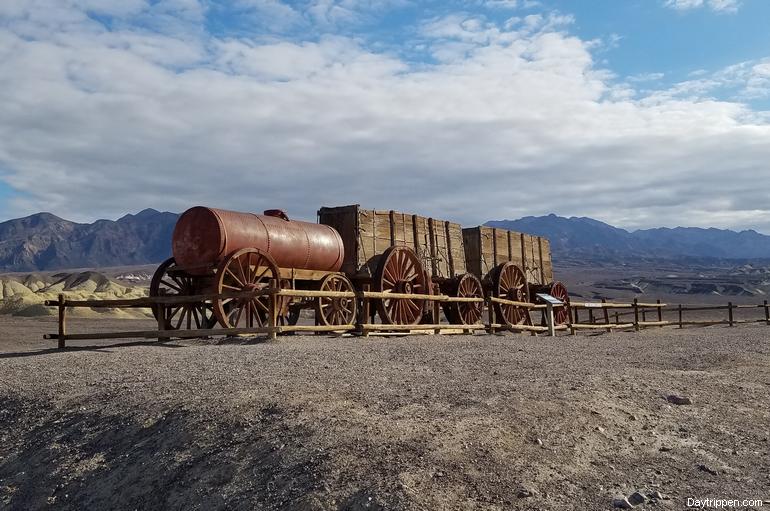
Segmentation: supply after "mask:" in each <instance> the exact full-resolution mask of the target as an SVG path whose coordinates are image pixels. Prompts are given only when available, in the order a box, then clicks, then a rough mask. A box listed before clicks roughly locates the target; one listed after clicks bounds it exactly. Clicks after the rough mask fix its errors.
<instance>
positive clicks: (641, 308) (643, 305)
mask: <svg viewBox="0 0 770 511" xmlns="http://www.w3.org/2000/svg"><path fill="white" fill-rule="evenodd" d="M257 296H269V297H270V300H269V313H268V316H267V324H266V325H263V326H259V327H253V328H211V329H179V330H172V329H167V328H166V326H165V323H164V318H165V314H164V310H165V308H168V307H171V306H173V305H178V304H187V303H197V302H202V301H213V300H222V299H228V298H254V297H257ZM282 297H291V298H355V299H357V300H359V301H360V305H361V307H360V308H359V314H358V317H357V318H356V319H355V324H349V325H319V324H316V325H280V324H279V318H278V314H279V305H278V304H279V301H280V298H282ZM386 298H387V299H399V298H411V299H419V300H426V301H427V302H429V303H431V304H432V307H431V313H432V315H433V318H432V319H433V321H432V322H430V323H428V324H418V325H391V324H382V323H374V322H372V321H371V319H372V318H373V314H372V311H373V309H372V305H373V303H372V301H373V300H381V299H386ZM452 302H455V303H483V304H484V307H485V308H486V310H487V315H486V316H487V317H486V321H484V322H479V323H477V324H473V325H456V324H444V323H441V322H440V313H441V304H442V303H452ZM493 304H501V305H509V306H514V307H520V308H522V309H526V310H528V311H530V312H536V311H542V313H543V314H542V316H543V321H542V322H541V324H540V325H532V324H522V325H507V324H503V323H501V322H500V321H498V318H496V315H495V307H493V306H492V305H493ZM45 305H47V306H51V307H57V309H58V332H57V333H55V334H46V335H45V336H44V338H46V339H52V340H57V341H58V346H59V348H65V347H66V341H67V340H91V339H126V338H144V339H158V340H168V339H170V338H194V337H208V336H218V335H228V336H229V335H241V334H263V335H267V336H268V338H271V339H274V338H275V337H276V336H277V335H278V334H280V333H287V332H317V333H322V332H356V333H358V334H359V335H361V336H364V337H366V336H368V335H369V334H370V333H373V332H385V331H392V332H411V331H426V330H427V331H430V330H433V331H434V333H440V332H442V331H448V330H454V331H456V330H460V331H463V332H467V333H469V332H471V331H474V330H486V331H487V332H497V331H502V330H507V331H514V332H531V333H532V334H533V335H536V334H537V333H542V332H547V333H549V334H550V335H555V332H557V331H565V330H567V331H569V332H570V333H571V334H573V335H575V333H576V332H577V331H579V330H606V331H607V332H612V331H616V330H632V329H633V330H635V331H639V330H641V329H642V328H653V327H657V328H662V327H665V326H678V327H679V328H683V327H684V326H687V325H698V326H707V325H729V326H731V327H732V326H735V325H737V324H744V323H765V324H767V325H770V306H768V301H767V300H765V301H764V302H763V303H762V304H757V305H754V304H746V305H737V304H733V303H732V302H728V304H727V305H714V306H697V305H693V306H690V305H682V304H678V305H677V306H676V307H673V306H671V305H669V304H666V303H661V302H660V300H657V301H656V302H655V303H652V302H640V301H638V300H637V299H634V301H633V302H630V303H618V302H607V301H606V300H604V299H603V300H602V301H601V302H587V301H582V302H578V301H571V302H569V303H568V305H566V307H568V312H569V315H568V316H569V319H568V321H567V323H566V324H561V325H557V324H554V320H553V308H554V307H556V308H558V307H559V306H549V305H545V304H534V303H530V302H519V301H513V300H506V299H503V298H496V297H487V298H469V297H452V296H447V295H443V294H435V295H415V294H402V293H381V292H375V291H370V290H369V288H368V286H364V289H363V290H361V291H355V292H346V291H317V290H301V289H282V288H280V287H279V286H278V285H277V283H276V282H273V283H272V285H271V286H270V287H268V288H265V289H262V290H255V291H247V292H237V293H221V294H201V295H194V296H155V297H143V298H133V299H116V300H68V299H67V297H66V295H64V294H60V295H59V296H58V299H57V300H48V301H46V302H45ZM77 307H88V308H148V309H154V310H155V312H156V313H157V317H158V328H157V329H155V330H139V331H123V332H99V333H82V334H71V333H69V332H67V310H68V309H70V308H77ZM736 309H764V319H736V318H735V316H734V311H735V310H736ZM664 310H667V311H670V312H676V313H677V320H676V321H671V320H664V319H663V311H664ZM581 311H583V312H586V311H587V313H588V318H587V321H586V322H581V321H580V312H581ZM611 311H612V313H613V314H612V319H614V321H612V320H611V316H610V312H611ZM700 311H727V317H726V318H720V319H709V320H703V319H700V320H685V319H684V315H685V313H688V312H700ZM648 313H651V314H654V318H653V320H650V321H648V320H647V314H648ZM628 316H633V321H628V320H624V321H623V322H621V318H625V317H628Z"/></svg>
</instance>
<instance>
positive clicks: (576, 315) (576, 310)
mask: <svg viewBox="0 0 770 511" xmlns="http://www.w3.org/2000/svg"><path fill="white" fill-rule="evenodd" d="M575 323H580V315H579V314H578V306H577V305H575Z"/></svg>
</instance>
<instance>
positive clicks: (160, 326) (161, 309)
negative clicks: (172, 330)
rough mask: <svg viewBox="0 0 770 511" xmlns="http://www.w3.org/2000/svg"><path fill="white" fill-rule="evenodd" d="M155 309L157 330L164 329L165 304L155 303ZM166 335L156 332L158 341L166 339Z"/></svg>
mask: <svg viewBox="0 0 770 511" xmlns="http://www.w3.org/2000/svg"><path fill="white" fill-rule="evenodd" d="M155 307H156V309H155V310H156V311H157V315H158V317H157V320H158V332H160V331H161V330H165V329H166V304H164V303H157V304H155ZM168 339H169V338H168V337H164V336H162V335H160V334H158V342H161V341H168Z"/></svg>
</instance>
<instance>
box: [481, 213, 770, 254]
mask: <svg viewBox="0 0 770 511" xmlns="http://www.w3.org/2000/svg"><path fill="white" fill-rule="evenodd" d="M487 225H489V226H492V227H500V228H505V229H511V230H514V231H520V232H527V233H531V234H536V235H538V236H544V237H546V238H549V239H550V241H551V247H552V250H553V252H554V256H555V257H556V258H557V259H558V258H560V257H561V258H577V259H585V260H592V259H593V260H608V259H616V260H617V259H633V258H642V257H648V258H682V257H698V258H717V259H768V258H770V236H766V235H764V234H760V233H758V232H756V231H754V230H744V231H740V232H736V231H732V230H729V229H718V228H715V227H710V228H700V227H675V228H669V227H658V228H654V229H639V230H636V231H631V232H629V231H627V230H625V229H621V228H618V227H614V226H612V225H610V224H607V223H605V222H602V221H600V220H595V219H593V218H590V217H574V216H573V217H570V218H565V217H562V216H558V215H555V214H553V213H552V214H549V215H544V216H526V217H523V218H520V219H518V220H492V221H489V222H487Z"/></svg>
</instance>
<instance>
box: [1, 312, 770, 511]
mask: <svg viewBox="0 0 770 511" xmlns="http://www.w3.org/2000/svg"><path fill="white" fill-rule="evenodd" d="M95 326H98V327H99V328H104V329H110V328H113V329H114V328H119V329H142V328H152V326H153V325H152V323H151V322H138V321H131V320H123V321H113V322H109V321H107V320H104V321H100V322H95V321H94V320H90V321H88V320H73V321H72V322H71V323H70V325H69V327H70V329H71V330H72V331H84V330H89V329H92V328H94V327H95ZM54 330H55V323H54V322H53V321H52V320H50V319H36V320H35V319H24V318H8V317H3V318H0V339H1V341H0V342H1V344H0V346H1V347H0V350H1V351H0V424H2V430H1V432H0V433H1V434H2V443H1V444H0V507H2V506H3V505H4V506H5V507H7V508H8V509H40V508H45V509H202V510H203V509H205V510H210V509H280V508H288V509H319V510H320V509H554V510H558V509H580V510H592V509H597V510H601V509H611V508H612V505H613V499H614V498H615V497H617V496H629V495H631V494H632V493H633V492H635V491H637V490H639V491H640V492H641V493H643V494H645V495H651V494H654V493H655V492H659V493H660V495H659V496H658V498H656V499H653V500H652V501H650V502H648V503H647V504H645V505H644V506H643V508H644V509H648V508H649V509H684V508H686V499H687V497H693V498H705V497H712V498H740V499H743V498H758V499H770V490H769V489H770V410H769V408H768V403H770V371H768V369H769V368H770V342H769V340H770V339H769V335H768V334H770V328H768V327H766V326H760V325H756V324H755V325H742V326H740V327H736V328H727V327H710V328H693V329H684V330H677V329H670V328H667V329H649V330H646V331H643V332H641V333H614V334H600V335H578V336H574V337H572V336H568V335H562V336H559V337H558V338H547V337H532V336H529V335H511V334H505V335H475V336H427V335H426V336H413V337H388V338H381V337H371V338H368V339H362V338H354V337H344V338H330V337H321V336H305V337H299V336H296V337H284V338H280V339H279V340H278V341H275V342H262V341H260V340H245V339H237V340H231V341H213V340H209V341H204V340H196V341H185V342H176V341H172V342H168V343H164V344H157V343H155V342H153V341H150V342H144V343H137V342H131V341H122V340H121V341H100V342H96V341H83V342H80V343H70V344H71V346H73V347H72V348H69V349H68V350H67V351H65V352H59V351H57V350H55V349H51V346H52V345H53V343H52V342H51V341H42V340H40V337H41V335H42V333H44V332H52V331H54ZM671 394H675V395H678V396H680V397H686V398H689V399H690V400H691V401H692V403H691V404H689V405H675V404H671V403H669V402H668V401H667V396H669V395H671ZM661 496H662V497H663V498H660V497H661ZM768 505H770V501H768V503H767V504H766V505H765V507H767V506H768Z"/></svg>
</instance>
